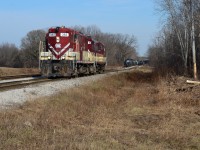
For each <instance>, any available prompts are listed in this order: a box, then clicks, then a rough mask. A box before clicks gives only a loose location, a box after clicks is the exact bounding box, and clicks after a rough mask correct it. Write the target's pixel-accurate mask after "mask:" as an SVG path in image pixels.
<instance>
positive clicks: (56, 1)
mask: <svg viewBox="0 0 200 150" xmlns="http://www.w3.org/2000/svg"><path fill="white" fill-rule="evenodd" d="M0 18H1V21H0V44H2V43H6V42H8V43H14V44H16V46H18V47H19V46H20V44H21V39H22V38H23V37H24V36H26V34H27V33H28V32H29V31H31V30H35V29H46V28H48V27H51V26H62V25H65V26H67V27H70V26H74V25H81V26H89V25H96V26H98V27H99V28H100V29H101V31H102V32H109V33H122V34H130V35H132V34H133V35H135V36H136V38H137V40H138V49H137V51H138V53H139V54H140V55H144V54H145V52H146V51H147V48H148V45H149V44H151V41H152V38H153V37H154V35H155V34H156V32H157V31H158V28H159V26H158V22H159V17H158V16H157V15H155V11H154V3H153V0H6V1H1V5H0Z"/></svg>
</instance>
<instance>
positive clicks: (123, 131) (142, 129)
mask: <svg viewBox="0 0 200 150" xmlns="http://www.w3.org/2000/svg"><path fill="white" fill-rule="evenodd" d="M179 80H180V81H182V80H181V79H180V78H177V77H176V78H173V79H171V78H170V80H168V79H161V78H160V77H157V76H155V75H154V74H153V73H151V72H149V71H144V70H143V71H134V72H129V73H122V74H121V73H120V74H118V75H115V76H112V77H107V78H106V79H103V80H101V81H98V82H94V83H92V84H91V85H87V86H82V87H77V88H74V89H70V90H66V91H63V92H62V93H60V94H59V95H55V96H53V97H48V98H43V99H39V100H36V101H31V102H27V103H26V104H24V105H22V106H20V107H19V108H15V109H14V110H7V111H4V112H1V113H0V120H1V121H0V135H1V136H0V149H136V150H138V149H141V150H143V149H144V150H146V149H180V150H182V149H200V142H199V141H200V111H199V106H200V103H199V97H198V95H199V96H200V94H198V93H199V92H197V91H198V90H199V89H200V88H199V87H195V88H193V89H192V90H191V91H187V90H186V91H184V90H183V91H181V90H179V89H181V87H182V86H181V87H179V86H180V83H179V82H178V81H179ZM177 83H178V84H177ZM176 84H177V85H176ZM184 86H185V85H184ZM184 88H185V87H184ZM177 89H178V90H177ZM186 89H187V88H186ZM197 99H198V100H197Z"/></svg>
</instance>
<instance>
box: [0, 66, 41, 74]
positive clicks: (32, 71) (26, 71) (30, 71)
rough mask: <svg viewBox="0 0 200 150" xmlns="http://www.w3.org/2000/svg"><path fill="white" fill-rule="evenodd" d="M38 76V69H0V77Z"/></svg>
mask: <svg viewBox="0 0 200 150" xmlns="http://www.w3.org/2000/svg"><path fill="white" fill-rule="evenodd" d="M32 74H39V70H38V69H34V68H6V67H0V76H17V75H32Z"/></svg>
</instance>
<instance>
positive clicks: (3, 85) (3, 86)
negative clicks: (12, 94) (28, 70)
mask: <svg viewBox="0 0 200 150" xmlns="http://www.w3.org/2000/svg"><path fill="white" fill-rule="evenodd" d="M4 81H5V80H4ZM51 81H52V79H48V78H36V79H28V78H24V79H22V80H13V81H8V82H6V81H5V82H0V91H6V90H10V89H16V88H23V87H25V86H28V85H32V84H37V83H42V82H51Z"/></svg>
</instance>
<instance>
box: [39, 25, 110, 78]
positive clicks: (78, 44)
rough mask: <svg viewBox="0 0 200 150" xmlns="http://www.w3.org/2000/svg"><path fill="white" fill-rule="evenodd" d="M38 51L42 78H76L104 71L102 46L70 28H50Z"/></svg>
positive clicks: (104, 55) (104, 53)
mask: <svg viewBox="0 0 200 150" xmlns="http://www.w3.org/2000/svg"><path fill="white" fill-rule="evenodd" d="M40 49H42V50H40V68H41V73H42V75H43V76H47V77H57V76H74V75H75V76H76V75H79V74H94V73H97V72H103V71H104V70H105V65H106V52H105V47H104V45H103V44H102V43H101V42H97V41H95V40H93V39H92V38H91V36H86V35H84V34H82V33H80V32H78V31H76V30H73V29H70V28H66V27H55V28H50V29H49V30H48V33H47V34H46V39H45V44H42V43H40Z"/></svg>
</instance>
